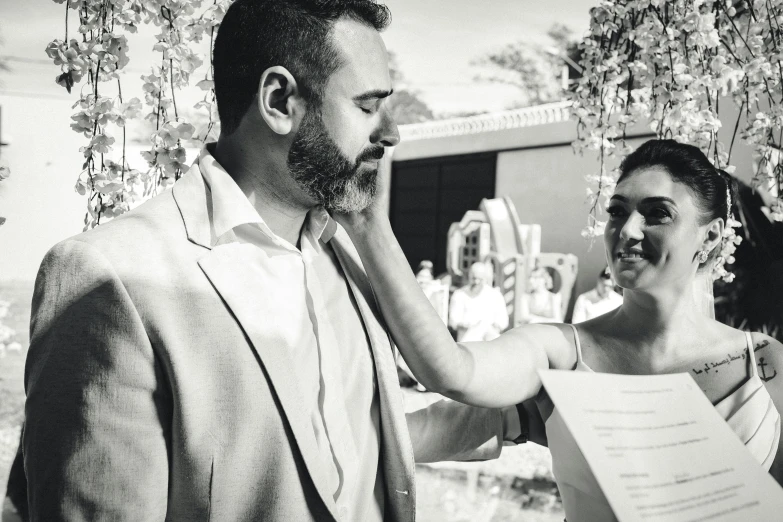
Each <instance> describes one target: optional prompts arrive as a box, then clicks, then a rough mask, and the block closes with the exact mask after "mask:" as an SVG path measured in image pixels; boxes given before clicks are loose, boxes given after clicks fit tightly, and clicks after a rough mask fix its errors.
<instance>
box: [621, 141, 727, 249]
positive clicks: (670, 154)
mask: <svg viewBox="0 0 783 522" xmlns="http://www.w3.org/2000/svg"><path fill="white" fill-rule="evenodd" d="M649 167H663V168H664V169H666V171H667V172H668V173H669V175H670V176H671V177H672V178H673V179H674V181H676V182H678V183H682V184H683V185H685V186H686V187H688V189H689V190H690V192H691V194H692V195H693V196H694V199H695V200H696V204H697V205H698V207H699V209H700V210H701V218H702V219H701V224H702V225H703V224H705V223H708V222H710V221H712V220H713V219H715V218H723V221H724V222H726V221H727V219H728V217H729V215H730V212H731V207H732V206H733V204H734V202H736V201H737V181H736V180H735V179H734V178H733V177H731V176H730V175H729V174H728V173H726V172H725V171H723V170H721V169H718V168H716V167H715V166H714V165H713V164H712V162H710V160H709V159H707V156H705V155H704V153H703V152H702V151H701V150H700V149H699V148H698V147H694V146H693V145H688V144H686V143H680V142H678V141H675V140H657V139H653V140H649V141H646V142H644V143H643V144H642V145H641V146H640V147H639V148H638V149H636V150H635V151H633V152H632V153H631V154H629V155H628V156H626V157H625V159H624V160H623V162H622V163H621V164H620V177H619V178H618V180H617V182H618V183H620V182H621V181H622V180H623V179H625V178H627V177H628V176H629V175H630V174H631V173H632V172H635V171H638V170H640V169H646V168H649ZM727 194H728V196H729V198H728V199H727V197H726V196H727ZM719 252H720V248H714V249H713V250H712V252H711V253H710V256H709V258H708V260H707V261H706V262H705V264H707V263H710V262H711V261H712V259H714V258H715V257H716V256H717V255H718V254H719Z"/></svg>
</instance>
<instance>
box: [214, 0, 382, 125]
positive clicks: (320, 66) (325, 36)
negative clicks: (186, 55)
mask: <svg viewBox="0 0 783 522" xmlns="http://www.w3.org/2000/svg"><path fill="white" fill-rule="evenodd" d="M340 18H351V19H354V20H356V21H358V22H361V23H364V24H367V25H369V26H371V27H373V28H375V29H376V30H377V31H382V30H383V29H385V28H386V27H387V26H388V25H389V22H390V21H391V14H390V13H389V10H388V8H387V7H386V6H385V5H383V4H379V3H377V2H376V1H375V0H236V2H234V3H233V4H232V5H231V7H229V8H228V11H227V12H226V15H225V17H224V18H223V21H222V22H221V24H220V28H219V30H218V34H217V38H216V39H215V48H214V50H213V52H212V65H213V69H214V78H215V97H216V99H217V105H218V112H219V114H220V123H221V131H222V132H224V133H226V134H231V133H232V132H234V131H235V130H236V129H237V127H239V123H240V122H241V121H242V118H243V117H244V115H245V113H246V112H247V110H248V109H249V108H250V105H251V104H252V103H253V98H254V97H255V96H256V94H257V92H258V87H259V85H258V84H259V82H260V80H261V74H262V73H263V72H264V71H265V70H266V69H268V68H270V67H273V66H276V65H279V66H282V67H285V68H286V69H288V71H289V72H290V73H291V74H292V75H293V76H294V78H296V81H297V85H298V87H299V89H300V91H301V93H302V96H303V98H304V99H305V100H306V101H307V102H308V103H310V104H313V105H314V106H316V107H317V106H318V105H319V102H320V100H321V97H322V95H323V89H324V86H325V85H326V82H327V81H328V79H329V77H330V76H331V75H332V73H333V72H334V71H335V70H337V69H338V67H339V66H340V57H339V56H338V54H337V51H336V50H335V49H334V46H333V45H332V42H331V33H332V27H333V24H334V22H335V21H337V20H338V19H340Z"/></svg>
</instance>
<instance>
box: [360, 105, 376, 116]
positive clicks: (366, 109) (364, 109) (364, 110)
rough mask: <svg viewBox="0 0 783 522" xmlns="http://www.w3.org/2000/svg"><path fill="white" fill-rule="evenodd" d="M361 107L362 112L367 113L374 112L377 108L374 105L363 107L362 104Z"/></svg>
mask: <svg viewBox="0 0 783 522" xmlns="http://www.w3.org/2000/svg"><path fill="white" fill-rule="evenodd" d="M359 108H360V109H361V110H362V112H363V113H365V114H372V113H374V112H375V108H374V107H362V106H359Z"/></svg>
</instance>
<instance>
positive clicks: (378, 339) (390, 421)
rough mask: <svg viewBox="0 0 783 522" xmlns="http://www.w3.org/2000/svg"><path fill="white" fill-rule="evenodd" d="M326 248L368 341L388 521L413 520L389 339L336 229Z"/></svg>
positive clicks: (350, 249) (409, 466)
mask: <svg viewBox="0 0 783 522" xmlns="http://www.w3.org/2000/svg"><path fill="white" fill-rule="evenodd" d="M329 244H330V245H331V246H332V248H333V249H334V252H335V254H336V255H337V259H338V260H339V261H340V265H341V266H342V269H343V272H344V273H345V275H346V278H347V279H348V284H349V286H350V288H351V292H352V293H353V296H354V299H355V300H356V304H357V306H358V308H359V312H360V314H361V316H362V321H363V323H364V328H365V330H366V331H367V336H368V337H369V339H370V346H371V349H372V353H373V359H374V361H375V371H376V375H377V379H378V394H379V398H380V408H381V448H382V455H381V458H382V459H383V468H384V471H385V479H386V489H387V499H388V500H389V504H391V505H390V506H387V508H389V507H390V508H392V509H393V513H391V514H392V515H393V517H391V518H392V520H413V519H414V514H415V509H416V491H415V488H414V462H413V448H412V446H411V443H410V436H409V434H408V428H407V423H406V421H405V413H404V409H403V405H402V396H401V393H400V386H399V381H398V380H397V367H396V364H395V362H394V355H393V352H392V344H391V339H390V338H389V334H388V332H387V331H386V329H385V327H384V326H383V324H384V323H383V319H382V317H381V315H380V313H379V310H378V307H377V304H376V302H375V297H374V295H373V292H372V287H371V286H370V282H369V280H368V279H367V275H366V273H365V271H364V267H363V266H362V264H361V260H360V258H359V254H358V253H357V252H356V249H355V247H354V246H353V243H351V240H350V239H349V238H348V234H347V233H346V232H345V230H344V229H343V228H342V227H339V226H338V227H337V231H336V232H335V234H334V236H333V237H332V239H331V240H330V241H329Z"/></svg>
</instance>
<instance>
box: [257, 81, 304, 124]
mask: <svg viewBox="0 0 783 522" xmlns="http://www.w3.org/2000/svg"><path fill="white" fill-rule="evenodd" d="M305 110H306V108H305V103H304V100H303V99H302V96H301V93H300V92H299V87H298V85H297V83H296V80H295V79H294V77H293V75H291V73H290V72H288V69H286V68H285V67H281V66H275V67H270V68H269V69H267V70H265V71H264V72H263V74H261V80H260V82H259V87H258V111H259V113H260V114H261V117H262V118H263V119H264V121H265V122H266V124H267V125H269V128H270V129H272V131H273V132H275V133H277V134H282V135H285V134H289V133H290V132H291V131H292V130H293V129H295V128H297V127H298V124H299V121H300V120H301V118H302V117H303V116H304V113H305Z"/></svg>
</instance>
